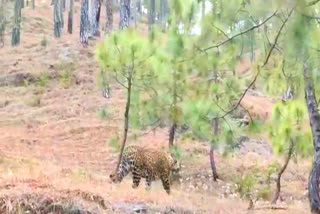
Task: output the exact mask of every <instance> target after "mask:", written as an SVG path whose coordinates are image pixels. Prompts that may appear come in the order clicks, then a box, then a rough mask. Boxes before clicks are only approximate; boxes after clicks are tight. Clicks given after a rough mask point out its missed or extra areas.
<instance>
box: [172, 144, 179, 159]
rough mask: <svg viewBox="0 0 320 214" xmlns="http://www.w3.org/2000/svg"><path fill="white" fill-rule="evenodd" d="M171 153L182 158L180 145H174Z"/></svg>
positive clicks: (177, 157)
mask: <svg viewBox="0 0 320 214" xmlns="http://www.w3.org/2000/svg"><path fill="white" fill-rule="evenodd" d="M170 152H171V154H172V155H173V156H174V157H175V158H176V159H178V160H181V158H182V151H181V149H180V148H179V147H178V146H174V147H173V148H171V149H170Z"/></svg>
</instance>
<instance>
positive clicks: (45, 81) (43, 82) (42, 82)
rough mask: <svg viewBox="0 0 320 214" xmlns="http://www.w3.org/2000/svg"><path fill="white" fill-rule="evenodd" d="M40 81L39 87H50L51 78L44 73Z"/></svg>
mask: <svg viewBox="0 0 320 214" xmlns="http://www.w3.org/2000/svg"><path fill="white" fill-rule="evenodd" d="M39 79H40V81H39V85H40V86H41V87H46V86H47V85H48V82H49V80H50V77H49V75H48V74H47V73H42V74H41V76H40V78H39Z"/></svg>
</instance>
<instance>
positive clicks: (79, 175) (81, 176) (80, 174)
mask: <svg viewBox="0 0 320 214" xmlns="http://www.w3.org/2000/svg"><path fill="white" fill-rule="evenodd" d="M72 177H73V180H74V181H76V182H83V181H86V180H88V178H89V175H88V173H87V172H86V171H85V170H84V169H80V168H79V169H75V170H73V176H72Z"/></svg>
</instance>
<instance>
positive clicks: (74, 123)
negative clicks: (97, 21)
mask: <svg viewBox="0 0 320 214" xmlns="http://www.w3.org/2000/svg"><path fill="white" fill-rule="evenodd" d="M52 10H53V9H52V7H51V6H50V5H49V3H48V2H47V1H36V10H32V9H31V8H28V7H26V8H25V9H23V20H22V34H21V45H20V46H19V47H17V48H11V47H10V35H9V34H8V35H7V36H6V38H5V46H4V48H2V49H0V53H1V57H0V172H1V173H0V184H1V185H0V210H1V213H23V212H22V211H24V212H25V213H133V212H142V213H143V212H147V213H223V214H225V213H233V214H238V213H248V212H249V213H299V214H300V213H309V212H308V210H309V207H308V200H307V195H306V187H307V180H308V173H309V169H310V160H300V159H299V160H298V162H297V163H295V162H291V163H290V165H289V168H288V170H287V172H286V173H285V174H284V176H283V189H282V190H283V191H282V194H281V198H280V203H279V204H278V205H277V206H276V207H273V208H278V209H277V210H274V209H271V208H272V207H271V206H270V205H269V203H268V201H270V195H272V191H273V186H274V175H271V176H270V186H269V187H268V188H267V190H268V191H267V190H266V191H265V192H266V193H265V194H264V197H261V198H262V199H259V200H258V201H257V202H255V205H256V206H255V209H253V210H249V211H248V210H247V208H248V206H249V202H248V200H246V199H244V198H241V197H240V196H241V194H240V192H239V191H238V190H237V189H239V188H238V187H239V185H243V184H242V183H241V182H239V181H241V179H242V178H243V177H245V176H246V175H247V174H250V173H252V174H254V175H255V177H256V180H257V185H256V187H257V189H259V188H260V187H261V186H266V175H267V171H268V170H267V169H268V166H269V165H270V164H272V163H274V162H275V161H280V162H281V161H282V159H281V158H279V157H275V156H274V155H273V153H272V148H271V146H270V143H269V142H268V139H267V137H265V136H252V139H249V140H248V139H247V140H245V141H244V142H242V143H241V144H239V145H238V148H237V149H236V150H235V152H232V153H230V154H228V155H224V154H223V153H222V152H220V151H219V150H218V151H216V162H217V170H218V173H219V174H220V177H221V180H219V181H218V182H213V179H212V175H211V171H210V165H209V160H208V153H209V150H208V149H209V146H208V144H207V143H203V142H194V141H191V140H188V139H183V138H179V139H178V140H177V142H176V143H177V145H179V147H180V149H181V151H182V152H181V153H182V158H181V162H182V166H183V167H182V171H181V176H180V177H179V178H178V179H176V181H175V182H174V184H173V187H172V189H173V190H172V194H171V195H170V196H168V195H167V194H166V193H165V191H163V189H162V186H161V183H160V182H155V184H153V186H152V189H151V191H145V190H144V183H143V182H142V184H141V186H140V187H139V188H138V189H135V190H134V189H132V188H131V180H130V178H129V177H128V178H126V179H125V180H124V181H123V182H122V183H121V184H111V183H110V182H109V179H108V176H109V174H110V172H111V171H112V170H113V168H114V167H115V162H116V158H117V154H118V153H117V152H116V151H115V150H114V148H113V147H110V146H109V141H110V140H111V139H113V138H114V137H115V136H117V135H118V134H119V133H121V128H122V113H123V109H122V108H121V107H122V106H123V103H124V93H123V91H122V90H121V89H120V88H119V87H117V86H116V85H115V86H113V87H112V98H111V99H109V100H107V99H105V98H104V97H103V96H102V94H101V90H100V89H99V88H98V87H97V85H98V84H97V75H98V72H99V68H98V65H97V63H96V61H95V59H94V50H95V46H96V44H97V43H98V42H101V39H100V40H95V41H90V45H89V47H87V48H85V47H82V46H81V45H80V44H79V32H78V30H79V23H80V21H79V16H80V9H79V4H78V3H76V10H75V15H74V16H75V22H74V24H75V29H76V30H75V32H74V34H73V35H68V34H67V33H66V32H64V35H63V36H62V38H61V39H55V38H54V37H53V21H52V14H53V11H52ZM103 12H105V11H104V10H103ZM102 15H103V18H102V20H103V24H102V25H104V20H105V18H104V17H105V14H104V13H103V14H102ZM117 22H118V18H117V16H115V20H114V24H115V26H117ZM9 27H10V25H9V26H8V28H9ZM139 30H140V31H142V32H143V31H145V28H143V27H141V29H139ZM8 32H9V31H8ZM241 66H242V67H241ZM241 66H240V67H241V68H239V69H244V70H247V68H243V65H241ZM273 103H274V102H273V101H272V100H271V99H269V98H267V97H265V96H262V95H260V94H259V93H258V94H257V93H254V92H252V93H250V94H249V95H248V96H246V97H245V99H244V101H243V103H242V104H243V106H245V107H246V108H248V109H249V110H250V112H251V114H252V116H253V117H256V118H259V119H262V120H267V119H268V118H269V116H270V114H271V111H272V106H273ZM102 110H105V111H106V112H108V114H107V116H106V117H103V118H102V117H101V115H100V113H101V111H102ZM135 134H137V133H136V132H135ZM135 136H136V135H134V134H133V132H132V133H130V138H129V143H136V144H142V145H146V146H148V147H153V148H159V147H161V148H163V147H164V148H166V147H167V143H166V142H167V140H168V130H166V129H157V130H155V131H144V132H142V133H140V132H139V137H138V138H137V137H135ZM242 180H243V179H242ZM237 185H238V186H237ZM257 191H258V190H257ZM257 191H256V192H254V194H255V195H258V192H257ZM36 211H37V212H36Z"/></svg>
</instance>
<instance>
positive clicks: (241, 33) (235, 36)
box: [203, 10, 278, 51]
mask: <svg viewBox="0 0 320 214" xmlns="http://www.w3.org/2000/svg"><path fill="white" fill-rule="evenodd" d="M277 12H278V11H277V10H276V11H275V12H274V13H273V14H272V15H271V16H269V17H268V18H266V19H265V20H264V21H263V22H261V23H260V24H258V25H254V26H252V27H251V28H249V29H247V30H245V31H243V32H240V33H238V34H236V35H234V36H232V37H230V38H229V39H227V40H224V41H222V42H220V43H218V44H216V45H213V46H210V47H207V48H205V49H203V50H204V51H207V50H210V49H212V48H218V47H220V46H222V45H224V44H226V43H228V42H230V41H232V40H233V39H235V38H237V37H238V36H241V35H243V34H246V33H248V32H250V31H252V30H254V29H256V28H259V27H260V26H262V25H264V24H265V23H267V22H268V21H269V20H270V19H271V18H272V17H274V16H275V15H276V14H277Z"/></svg>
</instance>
